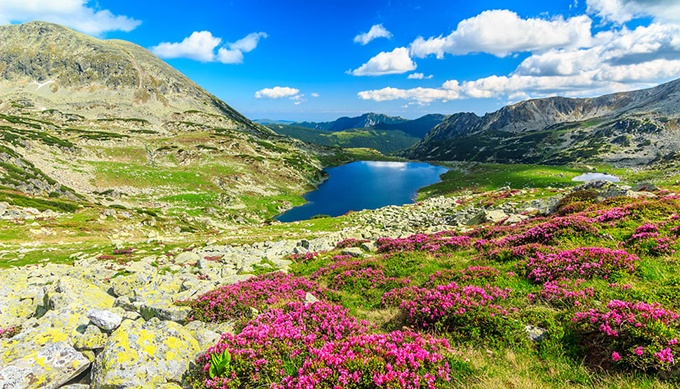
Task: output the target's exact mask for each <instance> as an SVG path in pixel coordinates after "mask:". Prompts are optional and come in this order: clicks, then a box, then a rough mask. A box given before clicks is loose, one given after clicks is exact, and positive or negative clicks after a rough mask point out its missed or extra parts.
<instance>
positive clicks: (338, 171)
mask: <svg viewBox="0 0 680 389" xmlns="http://www.w3.org/2000/svg"><path fill="white" fill-rule="evenodd" d="M447 170H448V169H447V168H445V167H441V166H434V165H430V164H427V163H421V162H377V161H360V162H352V163H348V164H346V165H342V166H337V167H332V168H329V169H326V172H327V173H328V174H329V176H330V177H329V178H328V180H326V181H324V182H323V183H322V184H321V185H319V187H318V188H317V189H316V190H315V191H313V192H309V193H307V194H306V195H305V196H304V197H305V199H306V200H307V203H306V204H304V205H301V206H299V207H296V208H293V209H291V210H290V211H288V212H285V213H283V214H281V215H279V216H277V217H276V219H277V220H279V221H282V222H291V221H297V220H307V219H309V218H311V217H312V216H315V215H330V216H339V215H343V214H345V213H347V212H349V211H360V210H363V209H376V208H380V207H384V206H386V205H402V204H407V203H411V202H413V200H414V199H415V196H416V192H417V191H418V189H420V188H422V187H424V186H427V185H430V184H434V183H436V182H439V176H440V175H441V174H443V173H445V172H446V171H447Z"/></svg>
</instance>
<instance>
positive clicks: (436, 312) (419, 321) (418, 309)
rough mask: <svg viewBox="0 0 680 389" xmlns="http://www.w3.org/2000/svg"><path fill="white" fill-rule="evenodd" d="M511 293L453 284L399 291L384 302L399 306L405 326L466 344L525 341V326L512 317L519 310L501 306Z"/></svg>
mask: <svg viewBox="0 0 680 389" xmlns="http://www.w3.org/2000/svg"><path fill="white" fill-rule="evenodd" d="M511 292H512V291H511V290H510V289H507V288H506V289H501V288H499V287H496V286H489V285H487V286H485V287H480V286H475V285H462V286H461V285H459V284H457V283H455V282H451V283H449V284H447V285H439V286H435V287H434V288H418V287H407V288H402V289H395V290H393V291H391V292H388V293H386V294H385V295H384V296H383V303H384V304H385V305H397V304H398V306H399V308H400V310H401V311H402V314H403V317H404V322H405V324H407V325H409V326H413V327H414V328H419V329H422V330H426V331H445V332H448V333H449V334H453V335H456V336H458V337H460V339H461V340H464V341H474V340H478V339H485V340H488V341H510V342H511V343H512V342H517V341H520V342H521V340H522V338H523V337H522V336H519V335H518V334H519V333H520V332H521V325H520V324H519V322H517V321H516V320H513V319H511V318H510V317H509V315H510V313H513V312H515V311H516V309H514V308H506V307H504V306H503V305H501V304H502V303H503V301H504V300H506V299H507V298H508V296H509V295H510V293H511Z"/></svg>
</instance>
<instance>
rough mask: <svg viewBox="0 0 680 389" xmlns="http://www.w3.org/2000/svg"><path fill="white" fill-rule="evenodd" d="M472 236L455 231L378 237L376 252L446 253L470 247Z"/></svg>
mask: <svg viewBox="0 0 680 389" xmlns="http://www.w3.org/2000/svg"><path fill="white" fill-rule="evenodd" d="M471 245H472V238H470V237H469V236H466V235H459V234H458V233H457V232H455V231H442V232H438V233H435V234H415V235H411V236H408V237H406V238H379V239H378V241H377V246H378V252H379V253H386V254H394V253H398V252H404V251H420V252H427V253H431V254H436V253H447V252H452V251H457V250H462V249H466V248H469V247H471Z"/></svg>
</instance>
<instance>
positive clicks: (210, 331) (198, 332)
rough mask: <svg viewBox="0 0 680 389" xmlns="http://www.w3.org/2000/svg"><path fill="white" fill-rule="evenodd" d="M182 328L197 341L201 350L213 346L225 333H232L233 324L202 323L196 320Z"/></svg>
mask: <svg viewBox="0 0 680 389" xmlns="http://www.w3.org/2000/svg"><path fill="white" fill-rule="evenodd" d="M184 328H185V329H186V330H187V331H189V332H190V333H191V335H193V337H194V338H195V339H196V341H198V346H199V348H200V349H201V350H206V349H208V347H210V346H213V345H215V343H217V341H219V340H220V337H221V336H222V334H224V333H225V332H228V333H233V332H234V325H233V323H204V322H202V321H198V320H195V321H192V322H189V323H187V324H186V325H185V326H184Z"/></svg>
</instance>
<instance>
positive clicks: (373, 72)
mask: <svg viewBox="0 0 680 389" xmlns="http://www.w3.org/2000/svg"><path fill="white" fill-rule="evenodd" d="M415 69H416V64H415V63H414V62H413V61H412V60H411V57H410V56H409V51H408V49H407V48H405V47H398V48H396V49H394V50H392V51H391V52H381V53H380V54H378V55H376V56H375V57H373V58H371V59H369V60H368V62H366V63H365V64H363V65H361V66H359V67H358V68H357V69H354V70H351V71H348V72H347V73H349V74H352V75H354V76H382V75H386V74H401V73H406V72H410V71H412V70H415Z"/></svg>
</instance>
